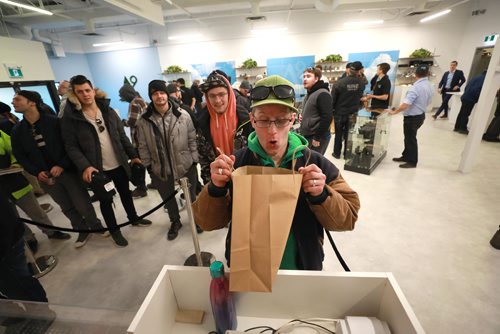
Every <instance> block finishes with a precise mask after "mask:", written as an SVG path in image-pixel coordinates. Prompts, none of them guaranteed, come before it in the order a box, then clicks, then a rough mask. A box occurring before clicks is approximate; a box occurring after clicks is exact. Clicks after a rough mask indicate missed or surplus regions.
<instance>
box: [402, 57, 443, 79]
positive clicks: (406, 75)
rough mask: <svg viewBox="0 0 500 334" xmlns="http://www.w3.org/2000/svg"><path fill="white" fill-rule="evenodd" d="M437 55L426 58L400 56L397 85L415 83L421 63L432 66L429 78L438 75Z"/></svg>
mask: <svg viewBox="0 0 500 334" xmlns="http://www.w3.org/2000/svg"><path fill="white" fill-rule="evenodd" d="M436 57H439V56H432V57H425V58H399V59H398V63H397V71H396V86H401V85H413V84H414V83H415V81H417V77H416V75H415V70H416V68H417V66H418V65H419V64H422V63H424V64H427V65H429V66H430V67H431V70H430V73H429V79H430V80H433V79H434V78H435V77H436V72H437V71H438V69H439V65H438V64H437V63H436Z"/></svg>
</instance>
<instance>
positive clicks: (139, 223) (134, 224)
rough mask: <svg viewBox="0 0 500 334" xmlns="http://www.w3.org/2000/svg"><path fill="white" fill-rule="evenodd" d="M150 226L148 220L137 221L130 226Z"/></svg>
mask: <svg viewBox="0 0 500 334" xmlns="http://www.w3.org/2000/svg"><path fill="white" fill-rule="evenodd" d="M151 224H152V223H151V220H148V219H139V220H137V221H135V222H133V223H132V226H141V227H146V226H150V225H151Z"/></svg>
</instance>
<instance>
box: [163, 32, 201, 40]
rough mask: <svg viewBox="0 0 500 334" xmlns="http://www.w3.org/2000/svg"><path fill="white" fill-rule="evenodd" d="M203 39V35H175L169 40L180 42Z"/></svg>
mask: <svg viewBox="0 0 500 334" xmlns="http://www.w3.org/2000/svg"><path fill="white" fill-rule="evenodd" d="M202 37H203V35H202V34H191V35H173V36H169V37H168V40H169V41H178V40H184V41H192V40H196V39H200V38H202Z"/></svg>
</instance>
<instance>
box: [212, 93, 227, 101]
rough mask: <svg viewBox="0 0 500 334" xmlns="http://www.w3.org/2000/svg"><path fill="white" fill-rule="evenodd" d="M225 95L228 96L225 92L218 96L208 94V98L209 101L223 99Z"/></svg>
mask: <svg viewBox="0 0 500 334" xmlns="http://www.w3.org/2000/svg"><path fill="white" fill-rule="evenodd" d="M227 94H228V93H227V92H222V93H219V94H208V98H209V99H210V100H217V99H223V98H224V97H225V96H226V95H227Z"/></svg>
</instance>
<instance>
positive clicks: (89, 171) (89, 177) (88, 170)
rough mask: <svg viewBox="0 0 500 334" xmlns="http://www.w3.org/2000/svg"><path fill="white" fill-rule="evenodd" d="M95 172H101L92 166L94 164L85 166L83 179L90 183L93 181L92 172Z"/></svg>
mask: <svg viewBox="0 0 500 334" xmlns="http://www.w3.org/2000/svg"><path fill="white" fill-rule="evenodd" d="M93 172H97V173H99V170H98V169H96V168H94V167H92V166H90V167H87V168H85V170H84V171H83V176H82V178H83V181H85V182H87V183H90V181H92V173H93Z"/></svg>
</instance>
